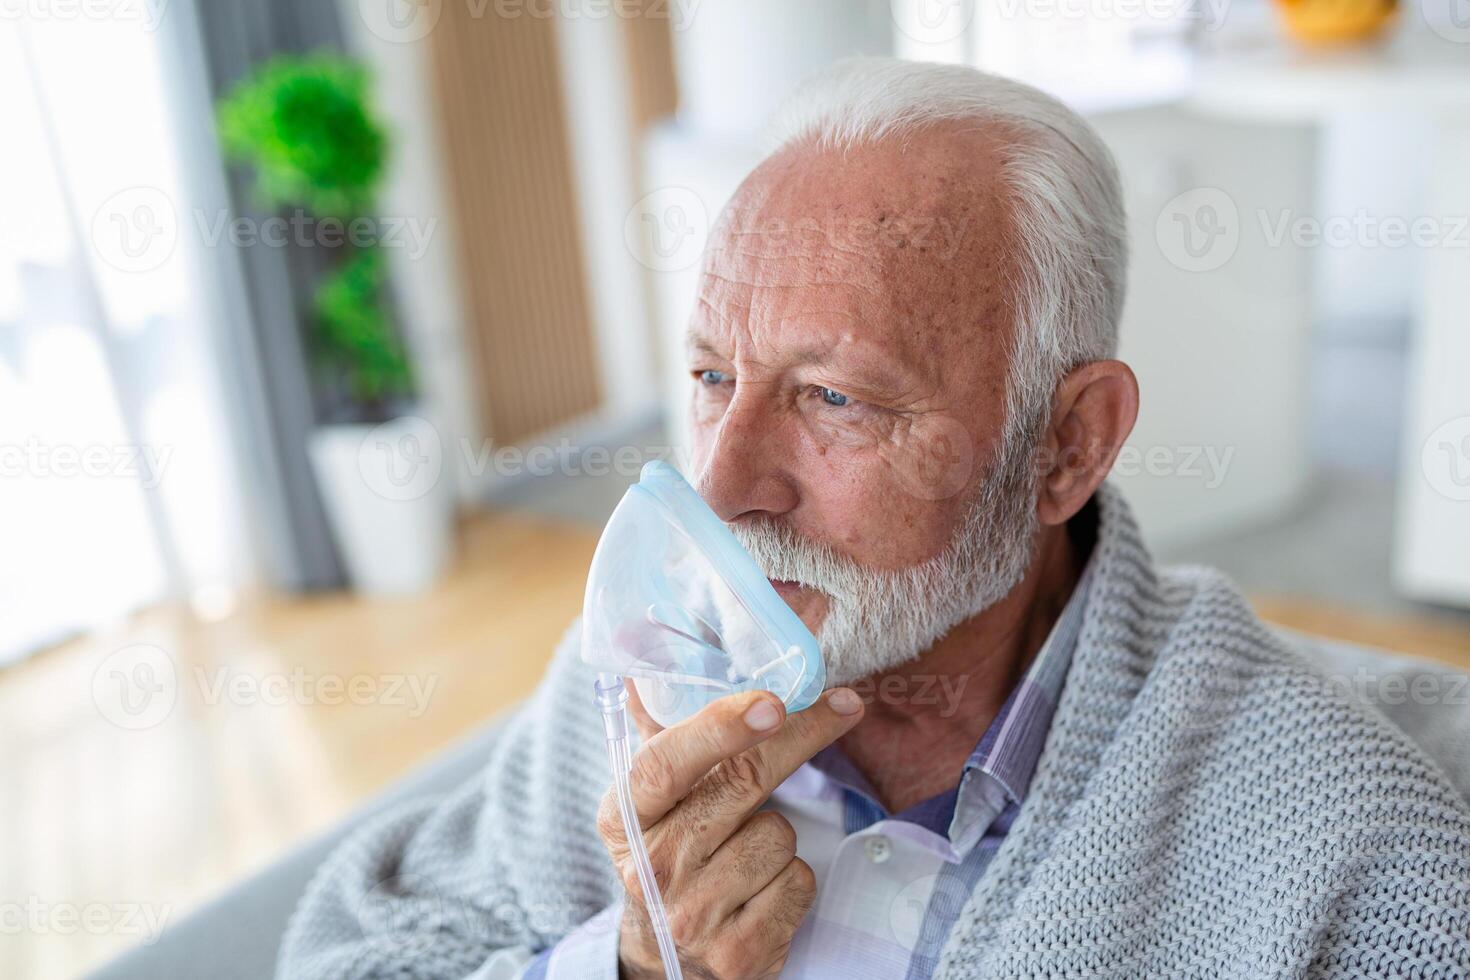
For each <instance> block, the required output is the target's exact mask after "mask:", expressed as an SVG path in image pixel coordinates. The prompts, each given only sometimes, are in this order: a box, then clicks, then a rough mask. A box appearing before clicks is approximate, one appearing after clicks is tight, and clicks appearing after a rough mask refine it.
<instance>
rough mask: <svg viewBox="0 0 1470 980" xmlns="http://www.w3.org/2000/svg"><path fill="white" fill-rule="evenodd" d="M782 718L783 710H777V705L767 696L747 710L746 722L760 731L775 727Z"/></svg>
mask: <svg viewBox="0 0 1470 980" xmlns="http://www.w3.org/2000/svg"><path fill="white" fill-rule="evenodd" d="M780 720H781V712H779V711H777V710H776V706H775V705H774V704H772V703H771V702H769V701H767V700H766V699H765V698H761V699H760V700H759V701H757V702H756V703H755V704H754V705H753V706H752V707H750V708H747V709H746V711H745V723H746V724H747V725H749V726H750V727H751V728H754V729H755V730H756V731H758V732H763V731H765V730H766V729H768V728H775V727H776V723H777V722H778V721H780Z"/></svg>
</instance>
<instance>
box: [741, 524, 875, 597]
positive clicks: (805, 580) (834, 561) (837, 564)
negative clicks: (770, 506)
mask: <svg viewBox="0 0 1470 980" xmlns="http://www.w3.org/2000/svg"><path fill="white" fill-rule="evenodd" d="M726 526H727V527H729V528H730V532H731V533H732V534H734V535H735V539H736V540H737V541H739V542H740V544H741V546H742V547H744V548H745V550H746V551H748V552H749V553H750V556H751V557H752V558H754V559H755V563H756V564H757V565H758V566H760V569H761V571H762V572H764V573H765V575H766V577H767V578H772V579H777V580H779V581H783V582H795V583H796V584H797V585H801V586H805V587H806V588H810V589H816V590H817V591H819V592H825V593H826V594H827V595H829V596H833V597H837V598H844V597H850V596H853V595H855V594H856V593H857V592H858V591H860V587H861V583H862V582H863V581H864V580H865V579H867V578H869V577H870V576H872V575H873V574H874V573H872V572H870V571H868V570H866V569H864V568H863V567H862V566H861V565H859V564H858V563H857V562H856V561H855V560H853V559H852V558H849V557H848V556H846V555H844V554H842V553H841V552H839V551H837V550H836V549H835V548H833V547H832V546H830V545H828V544H825V543H823V542H820V541H816V540H814V539H812V538H809V537H806V536H804V535H800V534H798V533H796V532H795V531H793V530H792V529H791V528H790V527H788V526H787V525H784V524H778V523H775V522H773V521H764V520H763V521H757V522H745V523H740V524H728V525H726Z"/></svg>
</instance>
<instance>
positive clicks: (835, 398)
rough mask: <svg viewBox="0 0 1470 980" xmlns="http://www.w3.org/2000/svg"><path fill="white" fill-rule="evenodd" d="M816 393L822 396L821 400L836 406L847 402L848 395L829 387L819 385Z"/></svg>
mask: <svg viewBox="0 0 1470 980" xmlns="http://www.w3.org/2000/svg"><path fill="white" fill-rule="evenodd" d="M817 394H818V395H821V396H822V401H824V402H826V403H827V404H828V405H833V406H836V407H837V408H841V407H842V406H843V405H846V404H847V403H848V397H847V396H846V395H844V394H843V393H842V392H840V391H833V390H832V389H831V388H820V387H819V388H818V389H817Z"/></svg>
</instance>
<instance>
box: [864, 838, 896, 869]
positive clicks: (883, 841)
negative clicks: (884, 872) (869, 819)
mask: <svg viewBox="0 0 1470 980" xmlns="http://www.w3.org/2000/svg"><path fill="white" fill-rule="evenodd" d="M863 848H864V849H865V850H866V851H867V852H868V860H869V861H872V862H873V863H874V864H882V863H883V862H884V861H887V860H888V859H889V858H890V857H892V856H893V845H891V844H889V843H888V838H887V837H884V836H883V835H882V834H875V835H874V836H872V837H869V838H868V839H867V840H866V841H865V842H864V843H863Z"/></svg>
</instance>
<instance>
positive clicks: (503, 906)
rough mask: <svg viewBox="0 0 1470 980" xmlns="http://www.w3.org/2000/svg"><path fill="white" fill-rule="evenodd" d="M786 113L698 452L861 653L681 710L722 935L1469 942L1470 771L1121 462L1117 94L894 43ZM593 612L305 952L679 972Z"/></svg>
mask: <svg viewBox="0 0 1470 980" xmlns="http://www.w3.org/2000/svg"><path fill="white" fill-rule="evenodd" d="M775 144H776V149H775V151H774V152H773V153H772V155H771V156H769V157H768V158H767V159H766V160H765V161H764V162H763V163H762V164H761V165H760V166H759V167H758V168H756V170H755V171H754V172H753V173H752V174H751V175H750V176H749V177H748V178H747V179H746V181H745V182H744V184H743V185H742V186H741V188H740V189H739V191H738V193H737V194H736V195H735V197H734V199H733V201H732V202H731V203H730V205H729V207H728V208H727V210H726V212H725V215H724V218H723V220H722V221H721V223H720V224H719V227H718V228H717V229H716V231H715V232H714V234H713V236H712V240H711V242H710V244H709V247H708V250H707V254H706V259H705V267H704V274H703V279H702V284H701V288H700V292H699V296H698V301H697V306H696V309H695V310H694V311H693V315H692V318H691V323H690V328H689V344H688V349H689V371H690V374H691V376H692V378H693V382H694V393H693V396H692V402H691V406H690V411H691V421H692V431H693V438H694V457H693V463H694V465H693V467H692V468H691V469H692V472H691V476H692V478H693V479H694V480H695V482H696V484H697V486H698V488H699V489H700V491H701V493H702V494H703V495H704V497H705V499H706V500H707V501H708V502H709V504H710V506H711V507H712V508H713V509H714V510H715V511H716V512H717V513H718V514H719V515H720V517H721V518H722V519H724V520H725V521H726V522H727V523H728V525H729V526H730V527H731V529H732V530H733V531H734V532H735V533H736V534H737V536H738V537H739V538H740V539H741V540H742V541H743V542H744V544H745V545H746V546H747V547H748V548H749V550H750V551H751V552H752V554H753V555H754V556H755V557H756V559H757V561H758V562H760V563H761V564H762V565H763V567H764V569H765V571H766V573H767V574H768V575H769V576H770V578H771V580H772V582H773V583H774V584H775V586H776V588H777V590H778V591H779V592H780V594H781V595H782V597H783V598H784V599H785V600H786V601H787V602H788V603H789V604H790V605H791V607H792V608H793V609H794V610H795V611H796V612H797V613H798V614H799V615H800V616H801V618H802V619H803V621H804V622H805V623H806V624H807V625H808V626H809V627H810V628H811V629H812V631H813V632H814V633H815V634H816V636H817V637H818V639H819V640H820V642H821V645H822V649H823V653H824V655H825V657H826V660H827V665H828V680H829V685H833V687H832V689H831V690H829V691H828V692H826V693H825V694H824V696H823V698H822V699H821V700H819V702H818V703H817V704H816V705H815V706H813V707H811V708H809V709H807V710H806V711H803V712H800V713H799V714H795V715H792V716H790V717H787V716H786V715H785V714H784V712H783V709H782V706H781V704H780V702H779V701H777V700H776V699H775V698H774V697H772V696H771V695H769V694H763V693H752V694H746V695H738V696H732V697H729V698H726V699H723V700H721V701H718V702H716V703H714V704H712V705H710V706H709V707H707V708H706V709H705V710H704V711H702V712H701V713H700V714H698V715H696V716H694V717H693V718H691V719H689V720H687V721H685V722H682V723H680V724H678V725H675V726H673V727H670V728H668V729H666V730H659V729H658V728H657V726H656V725H654V724H653V723H652V722H651V721H650V720H649V719H648V717H647V716H646V714H645V715H643V716H642V717H640V725H639V727H640V729H641V731H642V739H641V742H642V744H641V748H640V750H639V752H638V754H637V756H636V758H635V762H634V768H633V772H632V782H633V787H634V797H635V801H636V807H637V810H638V813H639V816H640V819H641V822H642V825H643V828H644V832H645V838H646V840H647V843H648V847H649V851H650V852H651V855H652V859H653V864H654V867H655V870H656V872H657V876H658V881H659V885H660V887H661V889H662V893H663V897H664V901H665V902H666V904H667V906H668V909H669V919H670V922H671V927H672V932H673V936H674V940H675V943H676V946H677V949H678V953H679V957H680V961H681V963H682V964H683V970H684V973H685V975H686V976H690V977H741V978H745V977H768V976H775V975H777V974H780V975H784V976H801V977H841V978H847V977H863V978H904V977H909V978H927V977H941V976H942V977H981V976H985V977H990V976H997V977H1001V976H1003V977H1031V976H1036V977H1040V976H1049V977H1050V976H1054V977H1061V976H1069V977H1072V976H1076V977H1081V976H1108V977H1194V976H1201V977H1205V976H1207V977H1221V976H1229V977H1281V976H1344V977H1346V976H1352V977H1364V976H1382V977H1390V976H1422V977H1435V976H1442V977H1451V976H1455V977H1465V976H1470V808H1467V805H1466V803H1465V801H1464V800H1463V799H1462V798H1461V797H1460V796H1458V795H1457V793H1456V791H1455V790H1454V789H1453V788H1452V787H1451V785H1450V784H1449V782H1447V780H1446V778H1445V776H1444V774H1443V773H1442V772H1441V771H1440V770H1439V769H1437V768H1436V766H1435V764H1434V763H1433V762H1432V761H1430V760H1429V759H1428V758H1427V757H1426V756H1424V755H1423V754H1421V753H1420V751H1419V750H1418V749H1417V748H1415V746H1414V745H1413V744H1412V743H1410V742H1409V741H1408V740H1407V739H1406V738H1405V737H1404V736H1403V735H1402V734H1401V733H1400V732H1398V730H1397V729H1395V728H1393V727H1392V726H1391V725H1389V724H1388V723H1387V722H1386V721H1385V720H1384V719H1383V718H1381V717H1379V716H1377V715H1375V714H1373V713H1372V712H1371V711H1370V710H1368V709H1365V708H1364V707H1362V706H1360V705H1357V704H1352V703H1347V702H1346V701H1345V700H1343V699H1341V698H1336V697H1333V696H1332V694H1331V692H1330V690H1329V688H1328V686H1327V685H1326V684H1325V683H1323V682H1322V681H1323V678H1322V677H1321V676H1320V675H1319V674H1318V673H1316V672H1315V670H1314V668H1313V667H1312V666H1311V665H1310V664H1309V662H1308V661H1307V660H1305V659H1303V658H1302V657H1301V656H1300V655H1299V654H1298V653H1297V652H1295V651H1294V650H1293V649H1291V648H1290V647H1289V646H1287V645H1286V644H1285V643H1284V642H1283V641H1282V640H1280V639H1279V638H1277V637H1276V636H1274V635H1273V634H1272V633H1271V632H1270V631H1269V630H1267V629H1266V628H1265V627H1264V626H1262V625H1261V623H1260V622H1258V621H1257V620H1256V618H1255V617H1254V616H1253V615H1252V614H1251V612H1250V610H1249V609H1248V607H1247V606H1246V604H1245V602H1244V601H1243V600H1242V599H1241V597H1240V596H1239V594H1238V593H1237V592H1236V591H1235V590H1234V589H1233V588H1232V587H1231V586H1230V585H1229V584H1228V583H1227V582H1226V581H1225V580H1223V579H1222V578H1221V577H1220V576H1219V575H1217V574H1214V573H1211V572H1209V571H1203V570H1166V569H1161V568H1158V567H1156V566H1155V565H1154V563H1153V562H1152V561H1151V560H1150V558H1149V555H1148V553H1147V552H1146V551H1145V550H1144V547H1143V545H1142V544H1141V543H1140V541H1139V536H1138V532H1137V529H1136V527H1135V525H1134V522H1133V518H1132V517H1131V515H1130V513H1129V510H1128V507H1127V505H1126V504H1125V502H1124V501H1123V500H1122V499H1121V498H1120V496H1119V495H1118V494H1117V492H1115V491H1114V490H1112V489H1110V488H1109V487H1107V486H1105V485H1104V484H1103V480H1104V477H1105V476H1106V474H1107V472H1108V469H1109V467H1110V465H1111V463H1112V461H1113V459H1114V458H1115V456H1116V454H1117V452H1118V450H1119V447H1120V446H1121V445H1122V444H1123V441H1124V439H1125V438H1126V437H1127V435H1128V433H1129V430H1130V428H1131V427H1132V424H1133V421H1134V417H1135V413H1136V410H1137V405H1138V390H1137V385H1136V383H1135V381H1134V377H1133V374H1132V372H1131V371H1130V370H1129V369H1128V368H1127V366H1125V365H1124V364H1122V363H1120V362H1119V361H1117V360H1115V359H1113V355H1114V351H1115V345H1116V331H1117V325H1118V320H1119V314H1120V310H1121V307H1122V304H1123V292H1124V276H1125V267H1126V247H1125V242H1124V218H1123V211H1122V205H1121V200H1120V192H1119V185H1118V178H1117V175H1116V172H1115V168H1114V165H1113V163H1112V161H1111V159H1110V157H1109V155H1108V152H1107V150H1106V149H1105V148H1104V147H1103V145H1102V143H1101V142H1100V141H1099V139H1098V137H1097V136H1096V134H1095V133H1093V132H1092V131H1091V130H1090V129H1089V128H1088V126H1087V125H1086V124H1085V123H1084V122H1083V121H1082V120H1081V119H1079V118H1078V117H1077V116H1075V115H1074V114H1073V113H1071V112H1070V111H1068V110H1067V109H1065V108H1064V107H1062V106H1061V105H1060V104H1058V103H1057V102H1055V101H1054V100H1052V99H1050V98H1048V97H1046V96H1044V95H1042V94H1040V93H1038V92H1036V91H1034V90H1031V89H1029V88H1026V87H1025V86H1022V85H1019V84H1016V83H1014V82H1009V81H1005V80H1002V79H999V78H993V77H990V76H987V75H984V74H981V73H978V72H975V71H971V70H969V69H965V68H960V67H953V66H938V65H921V64H907V63H903V62H899V61H890V60H859V61H852V62H846V63H843V64H841V65H839V66H837V67H836V68H834V69H832V70H831V71H829V72H827V73H825V74H823V75H821V76H819V77H817V78H816V79H814V80H812V81H811V82H810V83H808V84H807V85H806V86H805V87H803V88H802V89H801V90H800V91H799V92H798V93H797V94H796V95H795V96H794V98H793V99H792V100H791V102H790V103H789V104H788V105H787V106H786V107H785V109H784V110H783V111H782V113H781V114H780V115H779V117H778V120H777V123H776V141H775ZM576 651H577V643H576V642H575V631H574V632H573V634H572V635H571V636H569V638H568V641H567V642H566V643H564V644H563V646H562V648H561V649H560V650H559V652H558V654H557V656H556V658H555V661H554V662H553V665H552V667H551V669H550V672H549V673H548V675H547V678H546V680H545V682H544V683H543V684H542V686H541V688H540V690H539V691H538V692H537V694H536V695H535V697H534V698H533V699H532V701H531V702H530V703H529V704H528V705H527V706H526V707H525V708H524V709H523V710H521V711H520V712H519V714H518V715H517V716H516V717H515V718H514V719H513V720H512V721H511V722H510V723H509V724H508V726H507V729H506V732H505V734H504V736H503V737H502V738H501V739H500V741H499V742H498V744H497V746H496V749H495V753H494V757H493V758H492V760H491V762H490V764H489V768H488V770H487V771H486V773H485V774H484V776H483V777H482V778H480V779H478V780H476V781H475V782H474V783H473V784H472V785H470V786H466V787H464V789H463V790H462V791H461V792H459V793H458V794H457V795H455V796H453V797H451V798H450V799H447V800H444V801H441V802H437V803H434V802H429V803H424V804H422V805H415V806H412V807H409V808H408V809H406V810H404V811H402V812H398V813H394V814H391V815H389V816H387V817H385V818H383V819H382V820H381V821H379V822H378V823H377V824H376V825H374V826H372V827H370V828H368V829H367V830H365V831H363V832H362V833H361V834H360V835H359V836H358V837H357V838H356V839H355V840H353V841H352V842H351V843H350V844H348V845H347V846H345V847H344V848H343V849H342V850H341V851H340V852H339V853H338V854H337V855H336V856H335V857H334V858H333V859H332V860H331V861H330V862H329V863H328V864H327V865H326V866H325V867H324V868H323V869H322V871H321V872H320V874H319V875H318V877H317V879H316V881H315V883H314V884H313V886H312V887H311V889H310V891H309V893H308V894H307V896H306V897H305V899H304V901H303V904H302V907H301V909H300V911H299V912H298V913H297V916H296V918H295V919H294V921H293V924H292V926H291V929H290V931H289V933H288V936H287V939H286V943H285V946H284V948H283V951H282V958H281V972H282V975H283V976H286V977H291V978H296V977H302V978H317V977H320V978H324V980H325V978H332V980H337V978H344V977H370V976H371V977H378V976H382V977H388V976H392V977H423V978H451V977H453V978H464V977H477V978H480V977H497V976H504V977H511V976H528V977H541V976H547V977H578V978H583V977H608V978H615V977H618V976H623V977H659V976H662V975H663V970H662V967H661V965H660V962H659V957H658V952H657V947H656V945H655V943H654V941H653V938H652V936H651V935H650V931H649V929H648V928H647V918H646V916H645V913H644V909H643V905H642V897H641V892H640V891H639V888H638V885H637V880H636V877H635V875H634V872H633V869H632V868H631V866H630V864H629V861H628V857H627V847H626V842H625V839H624V837H623V831H622V826H621V823H620V822H619V820H618V819H617V815H616V811H615V807H614V806H613V805H612V804H611V803H610V802H609V801H608V799H607V798H606V796H605V794H606V789H607V785H608V777H607V774H606V768H607V766H606V761H605V758H604V755H603V742H602V733H601V727H600V723H599V720H598V717H597V715H596V713H595V712H594V710H593V707H592V704H591V697H592V675H591V673H590V672H589V670H588V668H586V667H584V666H583V665H582V664H581V663H580V661H579V660H578V658H577V656H576ZM837 685H841V686H837ZM926 692H927V693H926Z"/></svg>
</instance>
